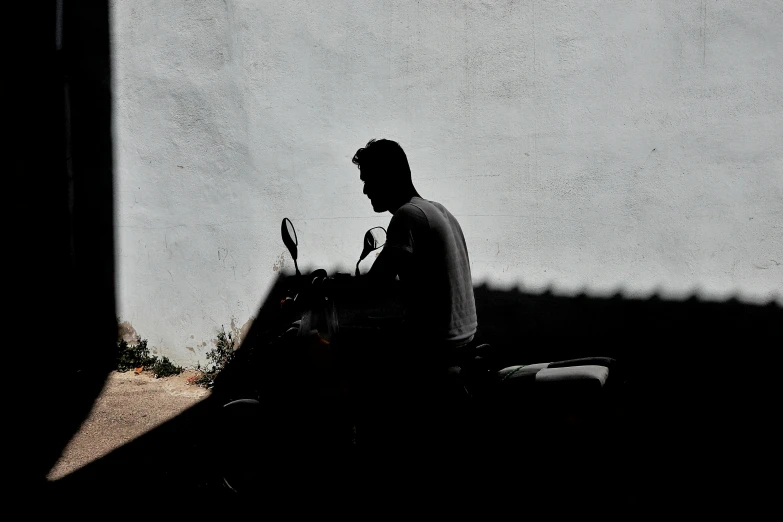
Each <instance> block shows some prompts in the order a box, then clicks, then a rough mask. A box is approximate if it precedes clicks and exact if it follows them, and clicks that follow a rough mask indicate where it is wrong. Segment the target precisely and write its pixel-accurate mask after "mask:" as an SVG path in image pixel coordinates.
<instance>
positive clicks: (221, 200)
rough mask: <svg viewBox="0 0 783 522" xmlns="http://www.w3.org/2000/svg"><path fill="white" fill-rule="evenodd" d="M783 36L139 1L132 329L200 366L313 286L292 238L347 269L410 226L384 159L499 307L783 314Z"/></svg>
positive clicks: (674, 19)
mask: <svg viewBox="0 0 783 522" xmlns="http://www.w3.org/2000/svg"><path fill="white" fill-rule="evenodd" d="M782 27H783V5H781V3H780V2H779V1H778V0H769V1H762V0H754V1H751V0H732V1H728V0H726V1H715V0H710V1H679V0H670V1H664V0H658V1H644V2H640V1H638V0H627V1H614V2H605V1H599V0H584V1H580V2H564V1H554V0H527V1H508V0H506V1H486V2H477V1H472V0H471V1H462V2H453V1H437V2H415V1H398V0H388V1H385V2H380V1H371V2H367V1H353V2H321V1H315V0H314V1H310V2H302V1H290V2H285V3H282V4H281V3H279V2H272V1H264V2H258V1H249V0H248V1H231V0H229V1H225V2H224V1H215V0H210V1H200V2H195V1H194V2H183V1H178V2H151V1H138V0H133V1H131V0H122V1H120V0H118V1H116V2H115V3H114V5H113V42H114V67H115V80H114V81H115V87H114V96H115V133H116V147H117V156H116V157H117V165H116V167H117V168H116V173H117V195H116V197H117V208H118V222H117V226H118V230H119V241H118V252H117V256H118V270H119V287H118V290H119V300H120V302H119V306H120V310H121V314H122V319H124V320H128V321H130V322H131V324H132V325H133V326H134V327H135V328H136V330H137V331H138V332H139V333H140V334H141V335H143V336H145V337H147V338H149V341H150V344H151V345H153V346H155V347H156V348H157V349H158V351H159V353H162V354H164V355H168V356H170V357H172V358H174V359H175V360H177V361H179V362H181V363H191V364H192V363H195V362H196V361H197V360H199V359H200V360H201V361H202V362H204V354H205V353H206V351H207V350H208V349H209V348H210V347H211V344H210V340H211V339H213V338H214V333H215V328H217V327H219V326H220V325H221V324H225V325H226V327H227V328H228V327H229V322H230V321H231V320H232V318H233V320H234V322H235V325H236V326H237V327H240V326H241V325H242V324H243V323H245V321H246V320H247V319H249V318H250V317H251V316H252V315H253V314H254V313H255V311H256V308H257V306H258V305H259V303H260V302H261V301H262V300H263V299H264V297H265V293H266V291H267V290H268V288H269V285H270V283H271V281H272V279H273V278H274V277H275V276H276V275H277V274H278V270H280V269H283V270H288V269H290V268H291V261H290V258H289V256H288V254H287V253H286V252H284V250H285V249H284V247H283V244H282V242H281V241H280V239H279V226H280V221H281V219H282V218H283V217H284V216H287V217H289V218H291V219H292V220H293V222H294V224H295V226H296V227H297V229H298V231H299V239H300V243H301V247H300V256H301V259H302V264H303V265H310V266H314V267H315V266H320V267H326V268H329V269H334V268H336V267H342V269H344V270H350V267H351V266H352V264H353V263H354V262H355V259H356V258H357V256H358V254H359V251H360V250H361V239H362V235H363V232H364V231H365V230H366V229H368V228H370V227H372V226H376V225H384V226H385V225H386V224H387V223H388V219H389V215H388V214H385V215H379V214H374V213H373V212H372V209H371V207H370V205H369V203H368V201H367V200H366V198H364V197H363V196H362V193H361V190H362V187H361V183H360V182H359V181H358V172H357V170H356V168H355V166H353V165H352V164H351V162H350V159H351V156H352V155H353V153H354V151H355V150H356V149H357V148H358V147H360V146H362V145H363V144H364V143H365V142H366V141H367V140H368V139H369V138H373V137H387V138H391V139H395V140H398V141H399V142H400V143H401V144H402V146H403V147H404V148H405V150H406V151H407V153H408V156H409V160H410V162H411V167H412V170H413V179H414V182H415V184H416V186H417V188H418V189H419V192H420V193H421V194H422V195H423V196H424V197H428V198H431V199H434V200H437V201H440V202H442V203H443V204H445V205H446V206H447V207H448V208H449V209H451V211H452V212H453V213H454V214H455V215H456V216H457V217H458V218H459V219H460V221H461V223H462V225H463V229H464V231H465V234H466V237H467V241H468V246H469V249H470V253H471V256H472V268H473V273H474V279H475V280H476V282H477V283H478V282H489V283H491V284H493V285H497V286H508V285H518V286H521V287H524V288H525V289H533V290H535V289H543V288H547V287H551V288H552V290H553V291H555V292H560V293H574V292H578V291H581V290H585V291H587V292H588V293H593V294H600V295H605V294H608V293H612V292H614V291H617V290H618V289H619V290H621V291H622V292H623V293H625V294H626V295H633V296H645V295H650V294H651V293H658V294H660V295H662V296H664V297H679V296H686V295H690V294H692V293H694V292H697V293H699V295H702V296H704V297H705V298H711V299H722V298H724V297H726V296H730V295H737V296H739V297H740V298H741V299H744V300H752V301H762V302H763V301H766V300H768V299H778V300H780V301H782V302H783V297H781V296H783V228H781V227H783V37H781V34H782V33H781V28H782ZM370 262H371V261H370V260H368V261H367V263H368V264H369V263H370ZM367 266H368V265H365V268H366V267H367Z"/></svg>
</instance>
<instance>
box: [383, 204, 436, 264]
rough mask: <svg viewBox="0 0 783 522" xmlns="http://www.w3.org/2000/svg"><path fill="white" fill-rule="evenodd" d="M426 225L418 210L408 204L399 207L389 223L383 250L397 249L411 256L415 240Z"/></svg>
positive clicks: (421, 212)
mask: <svg viewBox="0 0 783 522" xmlns="http://www.w3.org/2000/svg"><path fill="white" fill-rule="evenodd" d="M426 225H427V217H426V216H425V215H424V212H423V211H422V210H421V209H420V208H418V207H416V206H414V205H410V204H406V205H403V206H401V207H400V208H399V210H397V212H395V214H394V216H393V217H392V219H391V221H390V222H389V229H388V230H387V231H386V245H385V246H384V248H398V249H400V250H405V251H406V252H410V253H411V254H412V253H413V251H414V249H415V248H416V240H415V238H416V236H418V235H419V231H420V229H421V228H422V226H426Z"/></svg>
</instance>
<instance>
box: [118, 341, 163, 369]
mask: <svg viewBox="0 0 783 522" xmlns="http://www.w3.org/2000/svg"><path fill="white" fill-rule="evenodd" d="M157 359H158V358H157V357H155V356H150V351H149V348H147V340H146V339H139V340H138V342H137V343H136V344H135V345H130V344H128V343H127V342H126V341H125V339H119V340H118V341H117V371H118V372H127V371H128V370H134V369H136V368H140V367H144V368H149V367H151V366H153V365H154V364H155V362H156V361H157Z"/></svg>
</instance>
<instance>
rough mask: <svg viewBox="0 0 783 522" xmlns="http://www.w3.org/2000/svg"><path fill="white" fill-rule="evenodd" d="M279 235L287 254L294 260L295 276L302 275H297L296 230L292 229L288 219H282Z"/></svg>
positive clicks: (292, 226) (297, 242)
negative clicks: (281, 237)
mask: <svg viewBox="0 0 783 522" xmlns="http://www.w3.org/2000/svg"><path fill="white" fill-rule="evenodd" d="M280 235H282V236H283V243H284V244H285V247H286V248H287V249H288V252H289V253H290V254H291V258H292V259H293V260H294V268H295V269H296V275H297V276H300V275H302V274H300V273H299V265H298V264H297V263H296V257H297V253H298V252H297V248H296V247H297V246H298V245H299V241H298V239H297V237H296V229H294V224H293V223H291V220H290V219H288V218H283V223H282V224H281V225H280Z"/></svg>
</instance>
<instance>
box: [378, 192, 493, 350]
mask: <svg viewBox="0 0 783 522" xmlns="http://www.w3.org/2000/svg"><path fill="white" fill-rule="evenodd" d="M384 248H390V249H394V248H398V249H402V250H405V251H407V252H409V253H410V254H411V258H410V259H411V262H410V264H409V265H408V270H407V271H406V273H404V274H401V275H400V280H401V283H402V286H403V290H404V295H405V307H406V315H405V322H406V325H407V326H408V327H409V328H410V329H412V330H414V331H416V333H417V334H421V335H424V336H425V337H428V338H431V339H433V340H438V341H444V342H449V343H454V344H460V343H462V342H467V341H470V340H471V339H472V337H473V335H474V334H475V333H476V327H477V322H478V321H477V317H476V305H475V301H474V297H473V282H472V279H471V274H470V260H469V257H468V250H467V245H466V243H465V237H464V236H463V234H462V228H461V227H460V225H459V223H458V222H457V220H456V218H455V217H454V216H453V215H452V214H451V213H450V212H449V211H448V210H447V209H446V208H445V207H444V206H443V205H441V204H440V203H437V202H434V201H428V200H425V199H423V198H420V197H413V198H411V199H410V201H409V202H407V203H405V204H404V205H402V206H401V207H400V208H399V209H398V210H397V211H396V212H395V213H394V216H393V217H392V220H391V222H390V223H389V230H388V235H387V239H386V246H385V247H384Z"/></svg>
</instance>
